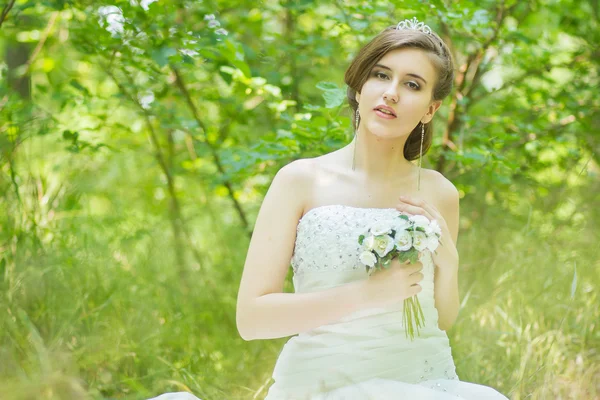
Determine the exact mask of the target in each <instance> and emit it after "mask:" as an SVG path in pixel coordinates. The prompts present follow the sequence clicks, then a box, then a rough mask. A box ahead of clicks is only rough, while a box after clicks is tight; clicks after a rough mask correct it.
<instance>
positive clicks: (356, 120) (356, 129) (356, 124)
mask: <svg viewBox="0 0 600 400" xmlns="http://www.w3.org/2000/svg"><path fill="white" fill-rule="evenodd" d="M359 118H360V114H359V113H358V105H357V106H356V118H355V119H354V122H355V123H354V126H355V128H354V155H353V156H352V171H354V165H355V163H356V141H357V140H358V119H359Z"/></svg>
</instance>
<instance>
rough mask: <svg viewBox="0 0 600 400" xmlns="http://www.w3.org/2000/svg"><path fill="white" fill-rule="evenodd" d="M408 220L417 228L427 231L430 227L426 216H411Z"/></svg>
mask: <svg viewBox="0 0 600 400" xmlns="http://www.w3.org/2000/svg"><path fill="white" fill-rule="evenodd" d="M408 219H409V220H410V221H412V223H413V224H414V225H415V228H423V229H426V228H427V227H428V226H429V218H427V217H426V216H424V215H411V216H410V217H408Z"/></svg>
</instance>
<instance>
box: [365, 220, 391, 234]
mask: <svg viewBox="0 0 600 400" xmlns="http://www.w3.org/2000/svg"><path fill="white" fill-rule="evenodd" d="M370 232H371V234H372V235H375V236H380V235H387V234H388V233H391V232H392V227H391V226H390V225H389V224H385V223H383V222H378V223H375V224H373V226H372V227H371V229H370Z"/></svg>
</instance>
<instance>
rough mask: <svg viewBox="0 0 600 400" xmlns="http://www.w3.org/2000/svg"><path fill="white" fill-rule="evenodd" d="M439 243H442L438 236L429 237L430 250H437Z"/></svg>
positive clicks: (428, 245) (428, 246)
mask: <svg viewBox="0 0 600 400" xmlns="http://www.w3.org/2000/svg"><path fill="white" fill-rule="evenodd" d="M439 244H440V241H439V240H438V238H437V236H435V235H431V236H429V237H428V238H427V248H428V249H429V250H431V251H435V249H437V248H438V245H439Z"/></svg>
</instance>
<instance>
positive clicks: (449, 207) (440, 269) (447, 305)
mask: <svg viewBox="0 0 600 400" xmlns="http://www.w3.org/2000/svg"><path fill="white" fill-rule="evenodd" d="M443 181H444V182H443V185H441V190H440V192H441V193H442V198H441V204H440V205H439V211H440V213H441V214H442V216H443V217H444V220H445V221H446V224H447V225H448V230H449V231H450V235H451V237H452V243H447V244H446V246H456V242H457V239H458V224H459V215H460V214H459V208H460V207H459V194H458V190H456V187H455V186H454V185H453V184H452V182H450V181H449V180H447V179H446V178H443ZM434 288H435V308H436V309H437V310H438V316H439V319H438V326H439V328H440V329H442V330H445V331H447V330H448V329H450V328H451V327H452V325H453V324H454V321H456V317H457V316H458V309H459V307H460V301H459V295H458V264H456V265H437V266H436V271H435V282H434Z"/></svg>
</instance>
